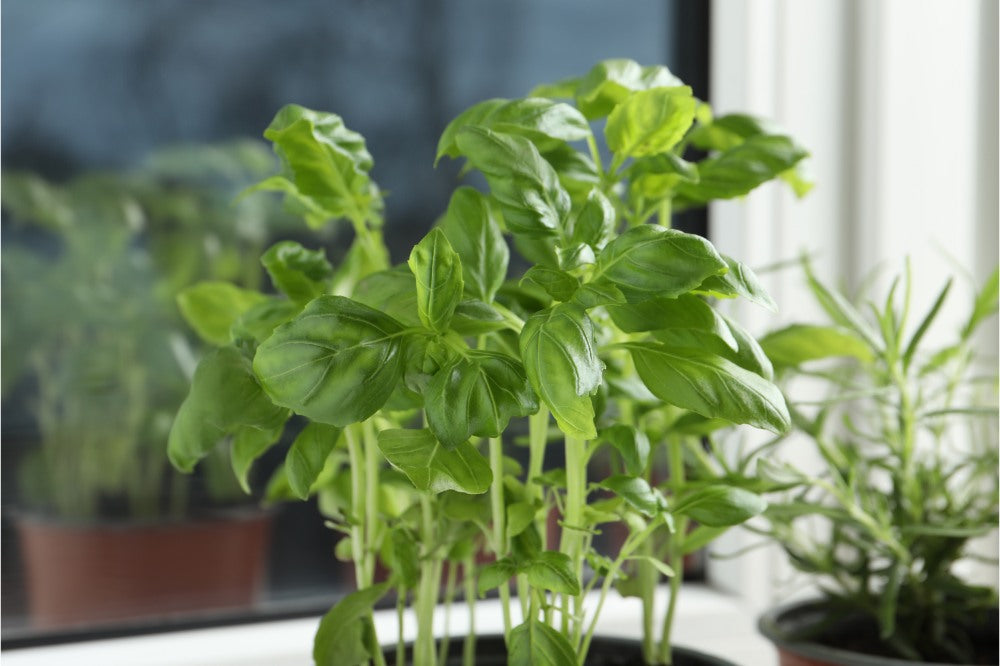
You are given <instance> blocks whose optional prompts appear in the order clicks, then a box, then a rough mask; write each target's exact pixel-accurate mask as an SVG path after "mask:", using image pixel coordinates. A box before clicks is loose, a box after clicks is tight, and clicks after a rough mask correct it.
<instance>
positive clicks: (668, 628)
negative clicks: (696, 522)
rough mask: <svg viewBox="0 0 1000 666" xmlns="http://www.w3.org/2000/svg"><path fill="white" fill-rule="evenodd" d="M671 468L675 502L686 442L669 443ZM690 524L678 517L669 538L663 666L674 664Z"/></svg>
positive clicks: (661, 658)
mask: <svg viewBox="0 0 1000 666" xmlns="http://www.w3.org/2000/svg"><path fill="white" fill-rule="evenodd" d="M667 451H668V454H669V461H670V463H669V464H670V467H669V469H668V472H669V474H670V487H671V489H672V491H673V496H674V497H675V498H677V497H679V496H680V493H681V490H682V489H683V487H684V483H685V474H684V447H683V444H682V442H680V441H678V440H676V439H672V440H670V441H668V442H667ZM687 526H688V521H687V518H685V517H683V516H677V517H676V523H675V532H674V533H673V534H671V535H669V536H668V537H667V538H668V539H670V543H669V548H668V550H667V564H668V565H670V568H671V569H673V570H674V575H673V576H671V577H670V601H669V603H668V605H667V612H666V614H665V615H664V616H663V628H662V630H661V632H660V655H659V661H660V663H662V664H668V665H669V664H671V663H673V656H672V653H671V649H670V648H671V632H672V630H673V626H674V615H675V613H676V610H677V598H678V596H679V595H680V591H681V582H682V580H683V579H684V552H683V545H684V535H685V533H686V532H687Z"/></svg>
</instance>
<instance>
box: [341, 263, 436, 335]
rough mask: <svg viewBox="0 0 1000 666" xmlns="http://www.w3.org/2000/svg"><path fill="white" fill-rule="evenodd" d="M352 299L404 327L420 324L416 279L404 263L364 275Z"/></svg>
mask: <svg viewBox="0 0 1000 666" xmlns="http://www.w3.org/2000/svg"><path fill="white" fill-rule="evenodd" d="M351 298H352V299H354V300H356V301H357V302H358V303H362V304H364V305H367V306H368V307H370V308H374V309H375V310H378V311H380V312H382V313H384V314H387V315H389V316H390V317H392V318H393V319H395V320H396V321H398V322H400V323H401V324H404V325H406V326H419V325H420V323H421V322H420V315H419V314H418V313H417V281H416V279H415V278H414V277H413V272H412V271H410V268H409V266H407V265H406V264H400V265H398V266H393V267H392V268H390V269H388V270H383V271H377V272H375V273H371V274H370V275H366V276H365V277H364V278H363V279H362V280H361V281H360V282H358V284H357V286H356V287H355V289H354V293H353V294H352V295H351Z"/></svg>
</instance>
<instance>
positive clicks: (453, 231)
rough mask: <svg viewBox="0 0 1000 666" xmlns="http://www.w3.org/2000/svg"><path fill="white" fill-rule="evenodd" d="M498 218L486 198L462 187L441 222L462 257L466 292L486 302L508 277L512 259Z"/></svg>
mask: <svg viewBox="0 0 1000 666" xmlns="http://www.w3.org/2000/svg"><path fill="white" fill-rule="evenodd" d="M497 217H498V216H497V214H496V213H495V212H494V211H493V206H492V205H491V203H490V200H489V199H488V198H487V197H485V196H483V195H482V194H481V193H480V192H478V191H476V190H474V189H472V188H471V187H460V188H458V189H457V190H455V193H454V194H452V195H451V200H450V201H449V202H448V210H447V211H445V214H444V217H443V218H442V220H441V222H440V223H439V224H438V226H439V227H440V228H441V230H442V231H443V232H444V235H445V236H446V237H447V238H448V241H449V242H450V243H451V246H452V247H453V248H454V249H455V252H457V253H458V256H459V257H460V258H461V260H462V276H463V277H464V279H465V291H466V293H467V294H469V295H471V296H473V297H475V298H478V299H479V300H481V301H485V302H487V303H489V302H490V301H492V300H493V296H494V295H495V294H496V292H497V289H499V288H500V285H502V284H503V281H504V280H505V279H506V277H507V263H508V261H509V259H510V250H508V249H507V243H506V242H505V241H504V238H503V232H502V231H501V230H500V224H499V222H498V220H497Z"/></svg>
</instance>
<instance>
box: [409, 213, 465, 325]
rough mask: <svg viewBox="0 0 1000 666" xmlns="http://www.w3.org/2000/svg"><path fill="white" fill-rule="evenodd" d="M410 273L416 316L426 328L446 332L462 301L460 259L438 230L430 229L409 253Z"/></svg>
mask: <svg viewBox="0 0 1000 666" xmlns="http://www.w3.org/2000/svg"><path fill="white" fill-rule="evenodd" d="M408 263H409V265H410V270H411V271H412V272H413V277H414V278H415V279H416V281H417V313H418V314H419V315H420V321H421V322H423V324H424V326H426V327H427V328H429V329H431V330H434V331H437V332H439V333H443V332H445V331H447V330H448V324H450V323H451V317H452V315H453V314H454V313H455V307H456V306H457V305H458V302H459V301H460V300H462V291H463V289H464V282H463V279H462V260H461V259H460V258H459V256H458V253H457V252H455V250H454V249H452V247H451V243H449V242H448V238H447V237H446V236H445V235H444V232H443V231H441V229H437V228H436V229H431V231H430V233H428V234H427V235H426V236H424V238H423V240H421V241H420V242H419V243H417V244H416V246H414V248H413V250H412V251H411V252H410V260H409V262H408Z"/></svg>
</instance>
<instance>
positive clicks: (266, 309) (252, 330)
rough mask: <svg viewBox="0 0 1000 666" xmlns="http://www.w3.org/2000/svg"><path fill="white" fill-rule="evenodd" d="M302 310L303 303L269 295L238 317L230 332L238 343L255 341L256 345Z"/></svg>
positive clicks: (254, 344)
mask: <svg viewBox="0 0 1000 666" xmlns="http://www.w3.org/2000/svg"><path fill="white" fill-rule="evenodd" d="M301 311H302V304H301V303H296V302H295V301H290V300H288V299H286V298H277V297H269V298H268V299H267V300H266V301H262V302H260V303H258V304H257V305H254V306H253V307H251V308H250V309H248V310H247V311H245V312H244V313H243V314H241V315H240V316H239V317H237V318H236V321H234V322H233V325H232V326H231V327H230V330H229V334H230V336H231V337H232V338H233V341H234V342H236V343H243V342H246V341H253V346H256V345H257V344H260V343H261V342H263V341H264V340H266V339H267V338H269V337H271V334H272V333H274V329H276V328H277V327H279V326H281V325H282V324H284V323H286V322H288V321H290V320H291V319H292V318H293V317H295V315H297V314H298V313H299V312H301Z"/></svg>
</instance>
